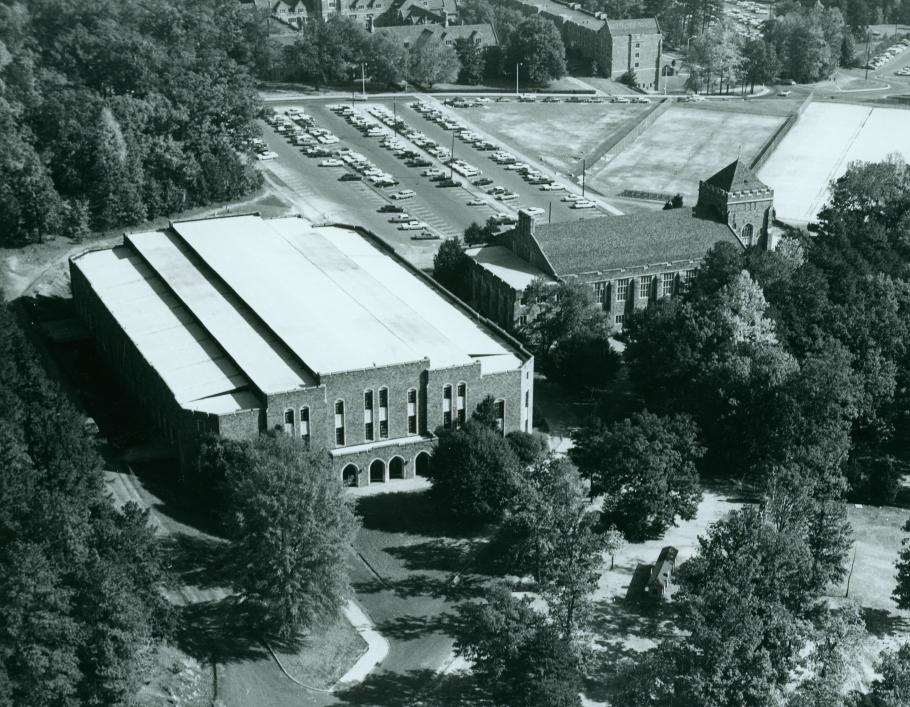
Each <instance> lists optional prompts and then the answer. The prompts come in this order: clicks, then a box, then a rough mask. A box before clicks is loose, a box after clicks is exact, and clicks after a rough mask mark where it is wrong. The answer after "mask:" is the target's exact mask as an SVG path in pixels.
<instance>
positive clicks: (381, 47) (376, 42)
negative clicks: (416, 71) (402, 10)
mask: <svg viewBox="0 0 910 707" xmlns="http://www.w3.org/2000/svg"><path fill="white" fill-rule="evenodd" d="M409 61H410V56H409V54H408V50H407V48H406V47H405V46H404V45H402V44H401V43H400V42H396V41H395V40H393V39H392V38H391V37H390V36H389V35H388V33H386V32H382V31H379V32H373V34H371V35H370V38H369V52H368V54H367V70H368V71H369V73H370V77H372V79H373V80H374V81H381V82H383V83H386V84H391V85H397V84H400V83H402V82H403V81H405V80H407V78H408V63H409Z"/></svg>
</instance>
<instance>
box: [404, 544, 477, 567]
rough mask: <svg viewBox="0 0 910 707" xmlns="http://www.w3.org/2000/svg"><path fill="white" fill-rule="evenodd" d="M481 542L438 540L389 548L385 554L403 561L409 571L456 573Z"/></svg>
mask: <svg viewBox="0 0 910 707" xmlns="http://www.w3.org/2000/svg"><path fill="white" fill-rule="evenodd" d="M483 542H484V541H483V540H481V539H478V540H474V541H467V542H465V541H458V540H452V539H450V538H439V539H436V540H428V541H427V542H423V543H417V544H415V545H402V546H399V547H390V548H387V549H386V552H387V553H388V554H390V555H391V556H392V557H396V558H398V559H399V560H403V561H404V564H405V567H406V568H407V569H409V570H438V571H440V572H457V571H458V570H460V569H461V568H462V567H463V566H464V564H465V562H467V560H468V559H469V558H470V557H471V554H472V553H473V552H474V551H475V549H476V548H477V547H478V546H479V545H480V544H482V543H483Z"/></svg>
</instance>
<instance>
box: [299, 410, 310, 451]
mask: <svg viewBox="0 0 910 707" xmlns="http://www.w3.org/2000/svg"><path fill="white" fill-rule="evenodd" d="M300 439H302V440H303V444H304V445H305V446H306V448H307V449H309V448H310V409H309V408H308V407H302V408H300Z"/></svg>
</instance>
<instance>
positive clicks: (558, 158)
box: [463, 103, 650, 170]
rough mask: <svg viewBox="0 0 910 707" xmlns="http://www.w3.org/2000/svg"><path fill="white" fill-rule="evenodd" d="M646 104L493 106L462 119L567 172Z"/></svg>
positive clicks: (477, 109)
mask: <svg viewBox="0 0 910 707" xmlns="http://www.w3.org/2000/svg"><path fill="white" fill-rule="evenodd" d="M649 107H650V106H648V105H644V104H626V103H494V104H489V105H487V106H486V107H485V108H474V109H470V110H466V111H464V112H463V115H464V117H465V119H466V120H468V121H471V122H473V123H475V124H476V125H477V126H478V127H479V128H481V129H483V130H485V131H486V132H488V133H490V134H491V135H493V136H494V137H496V138H498V139H499V140H501V141H502V142H504V143H506V144H508V145H514V146H515V149H516V150H518V151H519V152H521V153H523V154H525V155H527V156H528V157H530V158H539V159H541V160H542V161H544V162H546V163H548V164H550V165H552V166H553V167H556V168H557V169H560V170H569V169H572V168H574V167H575V165H576V164H577V163H578V162H579V161H580V160H581V158H582V157H583V156H584V155H586V154H587V153H588V152H590V151H591V150H593V149H594V148H595V147H597V146H598V145H599V144H600V143H601V142H603V141H604V140H606V139H607V138H608V137H610V135H611V134H612V133H613V132H614V131H615V130H616V129H617V128H619V127H620V126H621V125H622V124H623V123H624V122H625V121H626V120H637V119H638V118H639V117H640V116H641V114H642V113H643V112H644V111H645V110H646V109H647V108H649Z"/></svg>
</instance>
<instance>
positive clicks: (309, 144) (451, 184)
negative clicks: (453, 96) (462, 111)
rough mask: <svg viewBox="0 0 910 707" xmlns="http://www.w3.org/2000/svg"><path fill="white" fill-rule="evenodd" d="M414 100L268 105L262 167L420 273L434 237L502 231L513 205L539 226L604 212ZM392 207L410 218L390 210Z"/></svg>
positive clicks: (322, 214) (435, 241)
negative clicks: (373, 236)
mask: <svg viewBox="0 0 910 707" xmlns="http://www.w3.org/2000/svg"><path fill="white" fill-rule="evenodd" d="M411 103H414V101H413V100H406V99H402V100H399V101H397V103H396V104H394V105H393V104H392V102H391V101H388V102H385V101H383V102H377V103H365V102H357V103H355V104H353V105H351V104H346V105H343V106H342V105H339V104H337V103H333V102H332V101H328V100H326V101H301V102H299V103H296V104H287V105H279V106H275V112H274V115H273V117H272V118H270V120H269V121H268V122H269V125H267V126H265V127H264V130H263V133H264V134H263V141H262V143H261V144H260V145H259V147H258V149H260V152H261V154H260V159H262V166H263V167H264V169H266V170H267V171H268V172H269V173H271V176H272V177H275V178H277V179H278V180H279V181H280V182H281V183H282V184H283V185H284V186H286V187H287V188H289V189H290V190H292V191H293V192H295V193H296V194H298V195H299V196H300V197H301V198H302V199H304V200H307V201H310V200H311V201H312V202H313V203H316V204H320V205H321V206H320V210H319V214H320V218H323V219H324V220H327V221H345V222H355V223H362V224H363V225H365V226H367V227H368V228H370V229H371V230H373V231H374V232H376V233H377V235H379V236H380V237H382V238H383V239H385V240H387V241H388V242H390V243H391V244H392V245H393V246H394V247H396V249H397V250H399V252H401V253H402V255H404V256H405V257H407V258H409V259H410V260H411V261H412V262H414V263H415V264H417V265H418V266H420V267H428V266H429V265H430V263H431V261H432V254H433V252H435V248H436V246H437V245H438V239H440V238H445V237H451V236H456V235H461V234H462V233H463V231H464V229H465V228H466V227H467V226H468V225H469V224H470V223H471V222H472V221H476V222H478V223H481V224H483V223H485V222H486V221H487V220H488V219H489V218H490V217H495V218H498V219H499V220H500V223H501V226H502V227H507V226H508V224H509V223H511V222H514V219H515V215H516V214H517V211H518V209H519V208H526V209H529V210H533V211H534V212H535V213H536V216H537V218H538V219H539V220H541V221H546V220H547V219H548V218H552V220H553V221H558V220H576V219H579V218H589V217H592V216H599V215H602V214H603V213H604V212H603V211H602V210H601V209H600V207H599V206H598V205H597V204H595V203H593V202H591V203H581V204H578V205H576V204H575V202H581V201H582V200H581V197H580V194H579V193H578V192H579V189H578V188H577V187H575V186H573V185H571V184H566V183H554V182H553V178H554V175H553V174H552V173H549V174H545V173H544V172H542V171H540V170H539V168H538V167H537V166H534V165H522V164H521V163H518V160H517V159H515V158H512V157H511V156H510V155H509V154H508V153H507V151H506V150H504V149H503V147H502V146H501V145H498V144H493V143H491V142H489V141H487V140H480V139H479V138H477V136H474V137H475V138H477V142H475V144H470V143H469V142H467V141H466V140H467V138H468V133H469V131H467V130H463V131H460V132H459V131H458V128H461V127H463V126H456V125H455V124H454V122H453V121H457V115H456V116H453V117H452V118H451V119H449V120H448V121H447V122H448V127H446V126H444V125H440V124H438V123H436V122H433V120H432V119H429V118H428V117H426V116H425V115H423V114H421V113H419V112H417V111H416V110H415V109H414V108H413V107H411V105H409V104H411ZM289 111H290V112H289ZM396 111H397V117H398V119H399V123H398V124H397V129H396V124H395V122H394V120H393V115H394V114H395V112H396ZM451 128H456V129H451ZM456 133H458V135H459V136H460V137H455V135H456ZM415 140H416V141H417V142H415ZM453 141H454V160H453V158H452V155H451V154H450V152H451V150H452V147H453ZM484 142H485V143H486V146H485V149H479V147H478V146H477V145H479V144H481V143H484ZM492 155H497V156H498V159H500V160H501V161H500V163H499V164H498V163H497V162H494V161H493V160H492V159H491V156H492ZM506 162H510V164H506ZM532 182H533V183H532ZM397 196H403V197H404V198H400V199H396V197H397ZM391 205H395V206H399V207H401V208H402V209H403V210H404V211H405V212H406V214H407V218H405V217H403V216H402V215H400V214H396V213H391V212H388V210H389V209H390V208H391ZM579 207H580V208H579ZM383 210H385V212H384V211H383ZM551 212H552V215H551Z"/></svg>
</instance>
